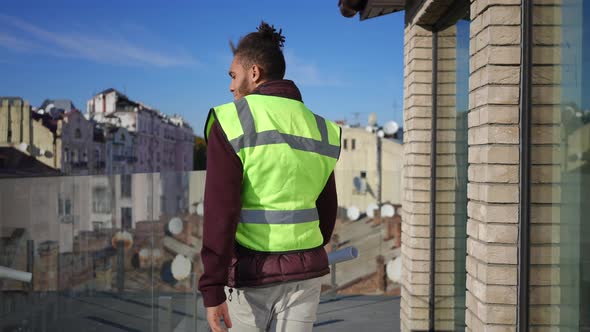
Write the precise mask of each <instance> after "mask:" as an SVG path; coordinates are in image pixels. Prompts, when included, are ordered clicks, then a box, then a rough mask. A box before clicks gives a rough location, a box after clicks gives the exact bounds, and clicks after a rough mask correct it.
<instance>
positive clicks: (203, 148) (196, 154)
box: [193, 136, 207, 171]
mask: <svg viewBox="0 0 590 332" xmlns="http://www.w3.org/2000/svg"><path fill="white" fill-rule="evenodd" d="M206 165H207V143H206V142H205V139H204V138H203V137H199V136H197V137H195V145H194V146H193V170H195V171H203V170H205V168H206Z"/></svg>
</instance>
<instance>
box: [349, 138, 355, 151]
mask: <svg viewBox="0 0 590 332" xmlns="http://www.w3.org/2000/svg"><path fill="white" fill-rule="evenodd" d="M350 149H351V150H354V149H356V139H354V138H353V139H352V140H351V142H350Z"/></svg>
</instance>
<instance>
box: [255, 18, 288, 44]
mask: <svg viewBox="0 0 590 332" xmlns="http://www.w3.org/2000/svg"><path fill="white" fill-rule="evenodd" d="M256 29H257V30H258V33H260V34H261V35H262V37H264V38H265V39H268V40H271V41H272V42H273V43H275V44H276V45H277V46H278V47H283V45H284V44H285V36H283V35H281V33H282V32H283V30H282V29H280V30H279V32H277V29H275V26H274V25H269V24H268V23H266V22H264V21H262V22H260V25H259V26H258V28H256Z"/></svg>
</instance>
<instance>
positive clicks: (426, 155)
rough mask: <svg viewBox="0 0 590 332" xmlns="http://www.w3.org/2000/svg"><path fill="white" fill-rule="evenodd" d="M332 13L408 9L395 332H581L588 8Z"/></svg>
mask: <svg viewBox="0 0 590 332" xmlns="http://www.w3.org/2000/svg"><path fill="white" fill-rule="evenodd" d="M342 3H344V5H346V4H348V3H352V2H349V1H342V2H341V10H342V13H343V14H346V15H347V16H350V15H354V13H355V12H356V11H357V10H359V11H360V16H361V19H363V18H370V17H374V16H379V15H382V14H387V13H389V12H392V11H399V10H404V11H405V12H404V14H403V15H404V16H405V22H406V24H405V28H404V31H403V33H404V59H405V60H404V126H403V127H404V134H405V135H404V175H403V182H404V195H403V200H402V207H403V224H402V257H403V269H402V298H401V312H400V316H401V328H402V330H403V331H424V330H437V331H462V330H467V331H528V330H537V331H558V330H559V331H582V330H587V329H588V328H590V318H589V317H590V300H589V299H590V241H589V240H588V239H589V235H590V223H589V222H588V219H587V218H585V216H586V215H588V213H589V212H590V210H589V208H590V205H589V204H588V202H590V191H589V189H588V188H590V186H589V181H590V167H589V166H590V150H589V149H590V111H589V108H590V99H589V97H588V93H587V91H588V87H587V85H588V83H587V82H590V62H589V61H588V59H590V58H589V55H590V38H589V37H590V20H589V19H588V18H589V17H590V3H588V2H586V1H576V0H572V1H568V0H550V1H545V0H500V1H488V0H471V1H440V0H426V1H407V2H405V4H401V5H400V3H401V2H399V1H389V2H387V1H386V2H383V3H379V4H377V3H371V2H368V3H366V7H365V8H363V7H362V5H361V6H360V7H354V6H352V7H346V6H342ZM379 6H381V7H379ZM353 7H354V8H353ZM351 8H352V9H351ZM351 10H352V11H351ZM392 33H399V32H398V31H392Z"/></svg>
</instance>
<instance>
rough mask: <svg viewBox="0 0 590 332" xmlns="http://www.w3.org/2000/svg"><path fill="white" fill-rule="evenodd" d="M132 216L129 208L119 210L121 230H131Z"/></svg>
mask: <svg viewBox="0 0 590 332" xmlns="http://www.w3.org/2000/svg"><path fill="white" fill-rule="evenodd" d="M131 217H132V215H131V208H130V207H123V208H121V228H122V229H131V228H132V226H133V225H132V223H133V222H132V218H131Z"/></svg>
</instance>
